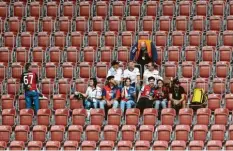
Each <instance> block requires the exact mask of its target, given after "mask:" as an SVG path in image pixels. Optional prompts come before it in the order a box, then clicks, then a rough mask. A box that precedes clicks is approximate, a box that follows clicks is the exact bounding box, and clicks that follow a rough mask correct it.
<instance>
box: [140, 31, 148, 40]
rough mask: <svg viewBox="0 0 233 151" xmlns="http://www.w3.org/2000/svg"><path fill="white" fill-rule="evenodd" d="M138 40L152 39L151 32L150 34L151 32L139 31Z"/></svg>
mask: <svg viewBox="0 0 233 151" xmlns="http://www.w3.org/2000/svg"><path fill="white" fill-rule="evenodd" d="M138 39H141V40H142V39H145V40H150V39H151V32H149V31H139V32H138Z"/></svg>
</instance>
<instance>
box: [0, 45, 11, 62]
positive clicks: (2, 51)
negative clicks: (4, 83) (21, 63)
mask: <svg viewBox="0 0 233 151" xmlns="http://www.w3.org/2000/svg"><path fill="white" fill-rule="evenodd" d="M0 55H1V56H2V57H1V58H0V62H1V63H4V64H5V63H6V64H8V63H10V62H11V60H12V52H11V51H10V50H9V48H8V47H1V48H0ZM4 64H2V65H4Z"/></svg>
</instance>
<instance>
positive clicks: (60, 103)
mask: <svg viewBox="0 0 233 151" xmlns="http://www.w3.org/2000/svg"><path fill="white" fill-rule="evenodd" d="M52 102H53V103H52V104H53V110H57V109H64V108H66V105H67V102H66V95H63V94H55V95H53V99H52Z"/></svg>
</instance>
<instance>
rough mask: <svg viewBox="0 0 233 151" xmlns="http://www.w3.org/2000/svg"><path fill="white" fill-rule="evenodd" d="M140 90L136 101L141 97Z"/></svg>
mask: <svg viewBox="0 0 233 151" xmlns="http://www.w3.org/2000/svg"><path fill="white" fill-rule="evenodd" d="M141 94H142V92H141V91H140V92H139V94H138V98H137V102H138V101H139V99H140V97H141Z"/></svg>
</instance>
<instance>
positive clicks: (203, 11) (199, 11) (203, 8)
mask: <svg viewBox="0 0 233 151" xmlns="http://www.w3.org/2000/svg"><path fill="white" fill-rule="evenodd" d="M208 5H209V2H208V1H197V3H196V15H198V16H207V13H208V9H209V7H208Z"/></svg>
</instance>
